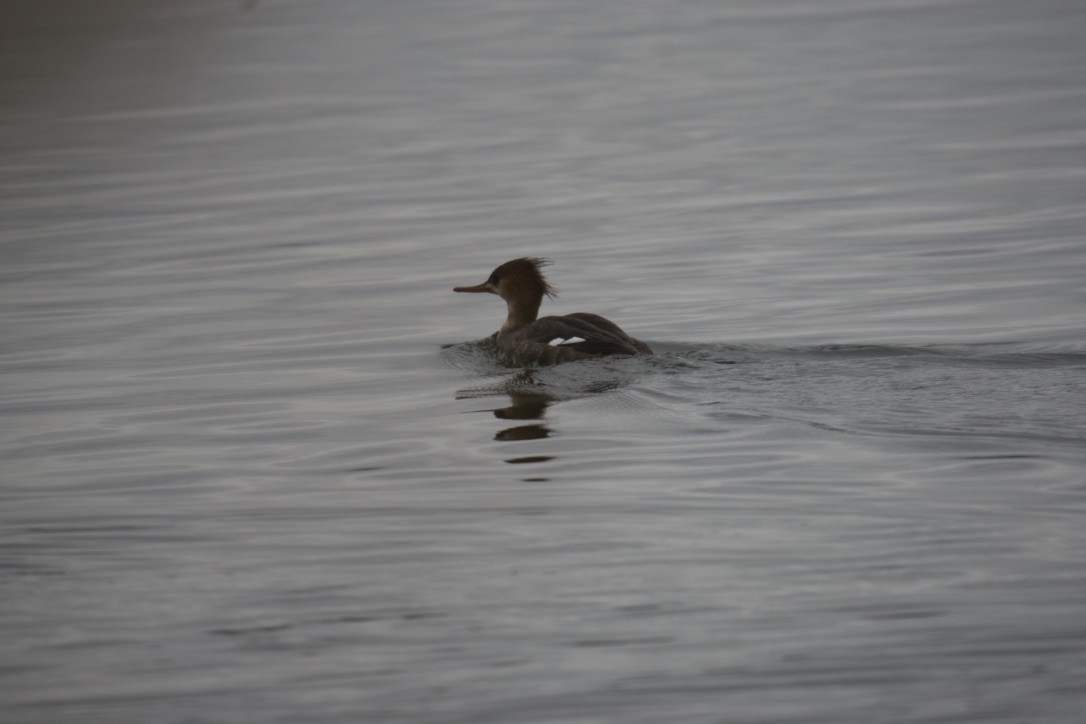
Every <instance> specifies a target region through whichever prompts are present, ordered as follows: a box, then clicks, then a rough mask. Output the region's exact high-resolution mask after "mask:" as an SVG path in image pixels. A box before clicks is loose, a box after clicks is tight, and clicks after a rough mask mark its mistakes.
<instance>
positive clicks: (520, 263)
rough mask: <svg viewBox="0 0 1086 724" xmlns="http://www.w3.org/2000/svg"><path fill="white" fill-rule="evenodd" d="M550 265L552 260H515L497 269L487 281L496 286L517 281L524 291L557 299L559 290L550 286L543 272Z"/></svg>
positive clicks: (526, 257) (531, 257) (524, 258)
mask: <svg viewBox="0 0 1086 724" xmlns="http://www.w3.org/2000/svg"><path fill="white" fill-rule="evenodd" d="M550 263H551V260H550V259H541V258H539V257H534V256H525V257H521V258H520V259H513V260H512V261H507V262H505V263H504V264H502V265H501V266H500V267H498V268H497V269H495V270H494V271H493V272H492V273H491V275H490V278H489V279H488V280H487V281H488V282H489V283H490V284H495V285H496V284H498V282H499V281H501V280H502V279H511V280H515V284H516V285H517V286H519V287H521V288H523V289H526V290H528V291H531V292H533V293H535V294H546V295H547V296H548V297H550V298H551V299H555V298H556V297H557V296H558V290H557V289H555V288H554V287H552V286H551V285H550V282H548V281H547V279H546V278H545V277H544V276H543V272H542V271H541V269H542V267H545V266H547V265H548V264H550Z"/></svg>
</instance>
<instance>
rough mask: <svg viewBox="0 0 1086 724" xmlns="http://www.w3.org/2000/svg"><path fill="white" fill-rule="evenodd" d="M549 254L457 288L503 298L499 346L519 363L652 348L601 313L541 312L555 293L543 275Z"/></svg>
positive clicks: (511, 264) (509, 264)
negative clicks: (504, 308)
mask: <svg viewBox="0 0 1086 724" xmlns="http://www.w3.org/2000/svg"><path fill="white" fill-rule="evenodd" d="M549 263H550V261H548V260H547V259H537V258H534V257H522V258H520V259H513V260H512V261H507V262H505V263H504V264H502V265H501V266H499V267H498V268H497V269H495V270H494V271H493V272H491V273H490V277H489V278H488V279H487V280H486V281H485V282H483V283H482V284H479V285H478V286H474V287H454V288H453V291H454V292H489V293H490V294H497V295H498V296H499V297H501V298H502V299H504V300H505V304H506V306H507V308H508V310H509V314H508V316H507V317H506V319H505V324H503V325H502V328H501V329H500V330H498V337H497V343H498V349H500V350H501V351H502V352H504V353H505V354H506V355H508V356H509V357H510V358H511V359H512V360H513V362H514V363H515V364H518V365H530V364H535V363H541V364H555V363H558V362H571V361H573V360H581V359H594V358H597V357H604V356H607V355H616V354H652V349H650V348H649V346H648V345H647V344H645V343H644V342H641V341H640V340H636V339H634V338H633V337H631V336H630V335H628V334H626V333H625V332H623V331H622V329H621V328H620V327H619V326H618V325H617V324H615V323H614V322H612V321H610V320H608V319H604V318H603V317H601V316H599V315H598V314H589V313H587V312H576V313H574V314H567V315H565V316H563V317H542V318H539V319H536V316H537V315H538V314H539V305H541V304H542V303H543V297H544V296H547V297H550V298H551V299H554V298H555V297H556V292H555V290H554V287H552V286H551V285H550V284H549V283H548V282H547V280H546V279H545V278H544V277H543V272H542V271H541V268H542V267H543V266H544V265H546V264H549Z"/></svg>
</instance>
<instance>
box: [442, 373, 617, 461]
mask: <svg viewBox="0 0 1086 724" xmlns="http://www.w3.org/2000/svg"><path fill="white" fill-rule="evenodd" d="M569 367H570V369H569V371H568V372H567V373H566V374H562V371H561V370H560V369H555V368H543V369H542V370H536V369H524V370H520V371H519V372H517V373H516V374H513V375H512V376H510V377H507V378H505V379H504V380H502V381H501V382H499V383H497V384H495V385H492V386H487V387H477V388H473V389H466V390H460V391H458V392H457V393H456V398H457V399H458V400H465V399H473V398H478V397H505V396H508V397H509V404H508V405H507V406H505V407H497V408H491V409H488V410H478V412H491V413H493V414H494V417H496V418H498V419H499V420H516V421H520V422H523V423H525V424H520V425H514V426H512V427H506V428H504V429H502V430H499V431H498V432H497V433H495V435H494V439H495V440H497V441H498V442H523V441H525V440H542V439H545V438H548V437H550V436H552V435H554V434H555V431H554V430H553V429H552V428H551V427H549V426H548V425H547V424H546V423H545V422H543V419H544V417H545V416H546V414H547V408H548V407H550V406H551V405H553V404H555V403H556V402H561V401H563V400H573V399H578V398H582V397H585V396H587V395H593V394H600V393H603V392H609V391H612V390H616V389H620V388H622V387H624V386H626V384H628V383H629V381H630V380H631V379H632V378H631V377H630V376H629V375H624V374H621V373H618V372H617V371H616V370H615V369H613V368H608V367H594V368H586V367H574V365H570V366H569ZM592 370H595V374H591V373H590V374H586V372H591V371H592ZM572 372H576V373H577V375H576V379H575V380H574V379H573V378H572V377H571V375H570V373H572ZM586 377H587V378H588V379H585V378H586ZM532 421H534V422H532ZM550 460H554V456H553V455H524V456H519V457H515V458H509V459H507V460H506V461H505V462H507V463H510V464H512V465H523V464H532V463H545V462H548V461H550ZM522 480H523V481H525V482H539V481H545V480H547V478H522Z"/></svg>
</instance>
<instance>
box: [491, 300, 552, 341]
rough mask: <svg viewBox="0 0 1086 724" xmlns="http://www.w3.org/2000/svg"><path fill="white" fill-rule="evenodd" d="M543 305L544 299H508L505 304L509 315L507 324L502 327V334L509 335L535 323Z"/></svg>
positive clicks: (506, 319) (506, 320)
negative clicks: (540, 306)
mask: <svg viewBox="0 0 1086 724" xmlns="http://www.w3.org/2000/svg"><path fill="white" fill-rule="evenodd" d="M542 303H543V299H542V298H539V299H507V300H506V301H505V304H506V307H507V309H508V310H509V314H508V316H507V317H506V318H505V324H503V325H502V328H501V332H500V333H501V334H508V333H509V332H513V331H516V330H518V329H520V328H521V327H523V326H525V325H528V324H531V323H532V322H534V321H535V320H536V317H538V316H539V305H540V304H542Z"/></svg>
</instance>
